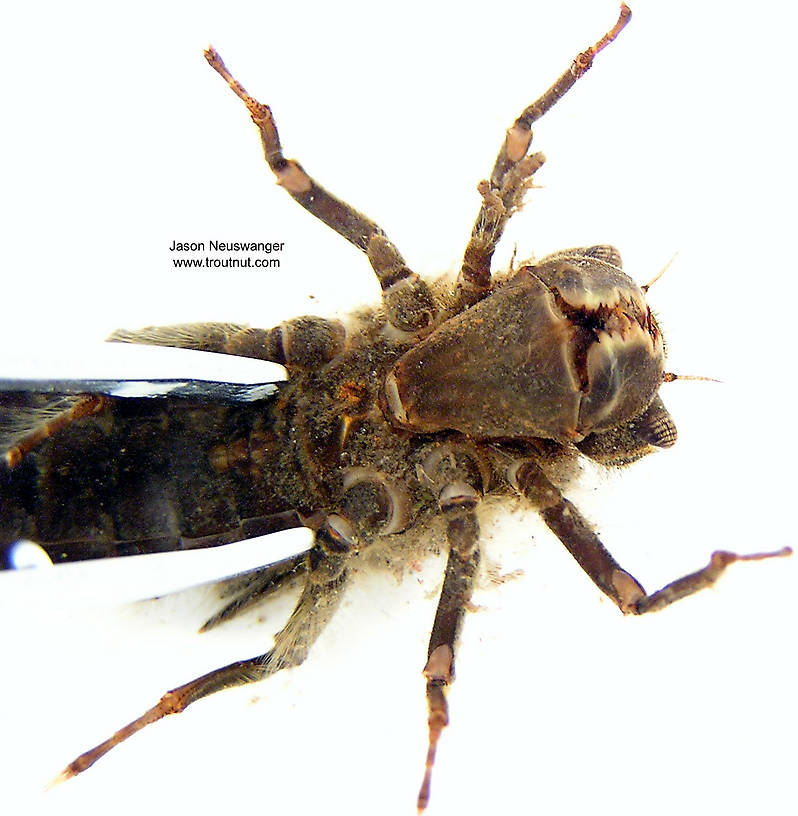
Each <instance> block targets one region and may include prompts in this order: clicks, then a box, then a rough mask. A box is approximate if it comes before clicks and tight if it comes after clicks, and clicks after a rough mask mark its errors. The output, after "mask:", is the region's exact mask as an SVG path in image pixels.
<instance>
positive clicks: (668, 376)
mask: <svg viewBox="0 0 798 816" xmlns="http://www.w3.org/2000/svg"><path fill="white" fill-rule="evenodd" d="M674 380H698V381H702V382H714V383H722V382H723V380H716V379H715V378H714V377H702V376H700V375H698V374H674V373H673V372H672V371H666V372H665V373H664V374H663V375H662V382H666V383H668V382H673V381H674Z"/></svg>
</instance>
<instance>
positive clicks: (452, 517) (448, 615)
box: [418, 448, 483, 812]
mask: <svg viewBox="0 0 798 816" xmlns="http://www.w3.org/2000/svg"><path fill="white" fill-rule="evenodd" d="M458 454H459V452H458V451H456V450H451V451H449V450H447V449H446V448H442V449H438V450H437V451H434V452H433V453H432V454H431V455H430V456H429V457H428V458H427V460H426V461H425V463H424V465H423V471H424V473H425V475H426V476H427V477H428V478H429V479H430V480H431V481H432V483H433V484H434V485H435V486H436V487H440V490H439V492H438V505H439V507H440V509H441V512H442V513H443V514H444V516H445V518H446V539H447V542H448V544H449V557H448V560H447V563H446V574H445V576H444V579H443V589H442V590H441V596H440V600H439V601H438V609H437V611H436V613H435V621H434V623H433V625H432V633H431V634H430V640H429V649H428V651H427V663H426V665H425V666H424V676H425V677H426V679H427V706H428V708H429V719H428V724H429V747H428V748H427V759H426V763H425V770H424V778H423V781H422V783H421V788H420V790H419V793H418V810H419V812H421V811H423V810H424V809H425V808H426V807H427V804H428V803H429V797H430V785H431V780H432V768H433V765H434V764H435V752H436V749H437V746H438V740H439V738H440V735H441V733H442V731H443V729H444V728H445V727H446V726H447V725H448V724H449V709H448V705H447V703H446V687H447V686H449V685H450V684H451V682H452V681H453V680H454V657H455V647H456V643H457V639H458V637H459V634H460V628H461V626H462V623H463V617H464V615H465V611H466V607H467V606H468V603H469V602H470V600H471V594H472V591H473V588H474V580H475V577H476V573H477V568H478V567H479V560H480V550H479V522H478V521H477V517H476V513H475V509H476V506H477V504H478V502H479V497H480V490H481V489H482V487H483V483H482V478H481V477H480V475H479V465H478V462H476V461H475V460H473V459H470V457H468V455H467V454H466V456H462V455H461V454H460V455H458Z"/></svg>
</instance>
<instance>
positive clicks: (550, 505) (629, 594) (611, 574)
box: [510, 460, 792, 615]
mask: <svg viewBox="0 0 798 816" xmlns="http://www.w3.org/2000/svg"><path fill="white" fill-rule="evenodd" d="M510 480H511V482H512V483H513V484H514V485H515V486H516V488H517V489H518V491H519V492H520V493H521V495H523V496H524V497H525V498H527V499H528V500H529V501H530V502H531V503H532V504H534V506H535V507H536V509H537V510H538V512H539V513H540V516H541V518H542V519H543V521H545V522H546V524H547V526H548V527H549V529H550V530H551V531H552V532H553V533H554V534H555V535H556V536H557V538H559V539H560V541H562V543H563V544H564V545H565V547H566V548H567V550H568V552H570V553H571V555H572V556H573V557H574V558H575V559H576V561H577V562H578V563H579V566H580V567H582V569H583V570H584V571H585V572H586V573H587V574H588V576H589V577H590V579H591V580H592V581H593V583H594V584H595V585H596V586H597V587H598V588H599V589H600V590H601V591H602V592H603V593H604V594H605V595H607V596H608V597H609V598H611V599H612V600H613V601H614V602H615V603H616V604H617V605H618V608H619V609H620V610H621V612H623V613H624V614H631V615H642V614H645V613H646V612H656V611H657V610H659V609H663V608H664V607H666V606H669V605H670V604H672V603H674V602H675V601H678V600H680V599H682V598H685V597H687V596H688V595H693V594H694V593H696V592H698V591H699V590H701V589H706V588H707V587H710V586H712V585H713V584H714V583H715V582H716V581H717V580H718V578H719V577H720V576H721V574H722V573H723V572H724V570H725V569H726V567H728V566H729V564H733V563H734V562H735V561H760V560H762V559H765V558H778V557H781V556H786V555H790V554H791V552H792V550H791V549H790V548H789V547H784V548H783V549H781V550H778V551H775V552H768V553H755V554H753V555H738V554H737V553H732V552H726V551H717V552H714V553H712V556H711V557H710V560H709V564H707V566H706V567H704V568H703V569H700V570H698V571H697V572H693V573H691V574H690V575H685V576H684V577H682V578H677V579H676V580H675V581H673V582H671V583H670V584H668V585H667V586H665V587H663V588H662V589H660V590H658V591H657V592H653V593H651V594H649V593H647V592H646V591H645V590H644V589H643V587H642V586H641V585H640V583H639V582H638V581H637V579H636V578H634V577H633V576H632V575H630V574H629V573H628V572H626V570H624V569H623V568H622V567H621V566H620V564H618V562H617V561H616V560H615V559H614V558H613V557H612V555H610V553H609V552H608V551H607V550H606V549H605V547H604V545H603V544H602V543H601V541H600V540H599V538H598V536H597V535H596V534H595V533H594V532H593V530H592V529H591V528H590V525H589V524H588V523H587V521H586V520H585V519H584V517H583V516H582V514H581V513H580V512H579V510H577V509H576V507H574V505H573V504H571V502H569V501H568V500H567V499H566V498H564V497H563V495H562V493H561V492H560V490H559V489H558V488H557V487H556V486H555V485H553V484H552V483H551V482H550V481H549V480H548V479H547V478H546V476H545V475H544V474H543V472H542V471H541V469H540V468H539V467H538V466H537V465H536V464H535V463H534V462H532V461H530V460H523V461H520V462H516V463H515V464H514V465H513V466H512V468H511V470H510Z"/></svg>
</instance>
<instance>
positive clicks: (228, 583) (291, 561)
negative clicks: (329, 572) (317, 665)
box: [200, 553, 307, 632]
mask: <svg viewBox="0 0 798 816" xmlns="http://www.w3.org/2000/svg"><path fill="white" fill-rule="evenodd" d="M306 565H307V558H306V555H305V553H300V554H299V555H292V556H290V557H289V558H284V559H283V560H282V561H277V562H276V563H274V564H269V565H268V566H266V567H258V568H256V569H254V570H250V571H249V572H245V573H243V574H241V575H236V576H234V577H233V578H228V579H227V580H225V581H220V582H219V583H218V584H216V587H217V588H218V589H219V590H220V592H221V595H222V597H227V598H230V600H229V601H227V603H226V604H225V605H224V606H223V607H222V608H221V609H220V610H219V611H218V612H217V613H216V614H214V615H212V616H211V617H210V618H208V620H206V621H205V623H204V624H203V625H202V627H201V628H200V632H207V631H208V630H209V629H212V628H213V627H214V626H218V625H219V624H220V623H225V622H226V621H229V620H230V619H231V618H234V617H236V615H240V614H241V613H242V612H245V611H246V610H247V609H250V608H251V607H253V606H255V605H256V604H259V603H262V602H263V601H265V600H266V599H267V598H269V597H270V596H271V595H273V594H274V593H275V592H277V591H278V590H280V589H282V588H283V587H284V586H286V585H287V584H290V583H292V582H293V580H294V579H297V578H298V577H299V576H300V575H301V574H303V573H304V571H305V567H306Z"/></svg>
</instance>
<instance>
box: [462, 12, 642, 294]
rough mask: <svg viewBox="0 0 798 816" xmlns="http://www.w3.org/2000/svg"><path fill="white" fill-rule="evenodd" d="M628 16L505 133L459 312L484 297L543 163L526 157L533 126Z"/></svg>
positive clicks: (469, 251)
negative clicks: (500, 246)
mask: <svg viewBox="0 0 798 816" xmlns="http://www.w3.org/2000/svg"><path fill="white" fill-rule="evenodd" d="M631 16H632V12H631V10H630V9H629V7H628V6H627V5H626V4H625V3H622V4H621V13H620V16H619V17H618V21H617V22H616V23H615V25H614V26H613V27H612V28H611V29H610V30H609V31H608V32H607V33H606V34H605V35H604V36H603V37H602V38H601V39H600V40H599V41H598V42H597V43H595V45H592V46H590V48H588V49H587V50H585V51H583V52H582V53H581V54H579V55H577V57H576V59H575V60H574V61H573V62H572V63H571V65H570V67H569V68H568V70H567V71H566V72H565V73H564V74H563V75H562V76H561V77H560V78H559V79H558V80H557V81H556V82H555V83H554V84H553V85H552V86H551V87H550V88H549V89H548V90H547V91H546V92H545V93H544V94H543V95H542V96H541V97H540V98H539V99H537V100H536V101H535V102H533V103H532V104H531V105H529V106H528V107H527V108H525V109H524V111H523V112H522V113H521V115H520V116H519V117H518V118H517V119H516V120H515V123H514V124H513V126H512V127H511V128H510V129H509V130H508V131H507V135H506V137H505V139H504V143H503V144H502V147H501V150H499V154H498V156H497V157H496V162H495V163H494V165H493V170H492V172H491V174H490V181H482V182H480V184H479V187H478V190H479V192H480V195H481V196H482V206H481V208H480V211H479V215H478V216H477V220H476V223H475V224H474V228H473V230H472V232H471V240H470V241H469V242H468V246H467V247H466V250H465V254H464V255H463V264H462V267H461V268H460V274H459V276H458V279H457V303H458V306H459V307H460V308H461V309H464V308H467V307H468V306H471V305H473V304H474V303H476V302H477V301H478V300H481V299H482V298H483V297H484V296H485V295H486V294H487V292H488V290H489V288H490V276H491V268H490V265H491V259H492V257H493V252H494V250H495V249H496V245H497V243H498V242H499V239H500V238H501V236H502V233H503V232H504V228H505V226H506V224H507V221H508V220H509V219H510V217H511V216H512V215H513V213H514V212H516V211H517V210H518V209H519V208H520V206H521V204H522V202H523V198H524V194H525V193H526V191H527V190H528V189H529V187H530V186H531V185H532V176H533V175H534V174H535V172H537V170H538V169H539V168H540V167H541V166H542V164H543V162H544V161H545V157H544V156H543V154H542V153H535V154H533V155H531V156H528V155H527V151H528V150H529V145H530V143H531V142H532V123H533V122H536V121H537V120H538V119H540V118H541V116H543V115H544V114H545V113H546V112H547V111H549V110H550V109H551V107H552V106H553V105H554V104H555V103H556V102H558V101H559V100H560V99H562V97H563V96H565V94H566V93H567V92H568V91H569V90H570V89H571V88H572V87H573V85H574V83H575V82H576V81H577V80H578V79H579V78H580V77H581V76H582V75H583V74H584V73H585V72H586V71H587V70H588V69H589V68H590V66H591V65H592V64H593V60H594V59H595V57H596V55H597V54H598V53H599V52H600V51H602V50H603V49H604V48H606V46H608V45H609V44H610V43H611V42H612V41H613V40H614V39H615V38H616V37H617V36H618V34H619V33H620V32H621V30H622V29H623V28H624V26H625V25H626V24H627V23H628V22H629V18H630V17H631Z"/></svg>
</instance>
